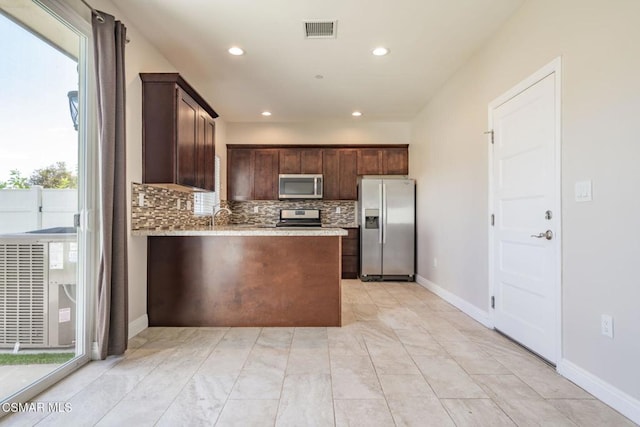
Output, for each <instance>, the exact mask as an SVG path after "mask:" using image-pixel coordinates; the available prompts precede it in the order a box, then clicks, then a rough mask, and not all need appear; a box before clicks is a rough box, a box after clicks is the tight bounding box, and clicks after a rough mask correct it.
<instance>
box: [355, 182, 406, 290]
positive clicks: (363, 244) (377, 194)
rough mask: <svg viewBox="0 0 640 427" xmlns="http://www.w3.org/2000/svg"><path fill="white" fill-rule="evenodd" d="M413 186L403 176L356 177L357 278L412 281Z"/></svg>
mask: <svg viewBox="0 0 640 427" xmlns="http://www.w3.org/2000/svg"><path fill="white" fill-rule="evenodd" d="M415 188H416V184H415V181H414V180H413V179H407V178H405V177H404V176H362V177H360V178H358V224H359V226H360V279H361V280H363V281H381V280H408V281H413V279H414V275H415V229H416V228H415V216H416V208H415V205H416V203H415V200H416V190H415Z"/></svg>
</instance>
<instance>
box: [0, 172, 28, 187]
mask: <svg viewBox="0 0 640 427" xmlns="http://www.w3.org/2000/svg"><path fill="white" fill-rule="evenodd" d="M3 188H13V189H16V188H17V189H22V188H29V182H28V180H27V178H25V177H24V176H22V174H21V173H20V171H19V170H18V169H11V170H10V171H9V180H8V181H0V189H3Z"/></svg>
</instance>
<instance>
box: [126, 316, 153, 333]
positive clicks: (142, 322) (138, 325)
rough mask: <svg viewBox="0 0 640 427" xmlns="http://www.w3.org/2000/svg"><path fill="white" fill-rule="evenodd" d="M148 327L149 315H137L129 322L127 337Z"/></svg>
mask: <svg viewBox="0 0 640 427" xmlns="http://www.w3.org/2000/svg"><path fill="white" fill-rule="evenodd" d="M148 327H149V317H148V316H147V315H146V314H143V315H142V316H140V317H138V318H137V319H135V320H133V321H131V322H129V339H131V338H133V337H135V336H136V335H138V334H139V333H140V332H142V331H144V330H145V329H147V328H148Z"/></svg>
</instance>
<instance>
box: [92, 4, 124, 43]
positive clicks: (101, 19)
mask: <svg viewBox="0 0 640 427" xmlns="http://www.w3.org/2000/svg"><path fill="white" fill-rule="evenodd" d="M80 1H81V2H82V3H83V4H84V5H85V6H87V7H88V8H89V9H91V13H92V14H94V15H95V16H96V20H97V21H98V22H100V23H101V24H102V23H104V18H103V17H102V15H100V12H98V11H97V10H96V9H94V8H93V7H92V6H91V5H90V4H89V3H87V2H86V1H85V0H80ZM129 41H130V40H129V37H127V38H126V39H125V43H129Z"/></svg>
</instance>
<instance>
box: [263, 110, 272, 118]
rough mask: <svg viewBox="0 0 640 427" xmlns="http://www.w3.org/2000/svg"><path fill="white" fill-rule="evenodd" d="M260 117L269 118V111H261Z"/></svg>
mask: <svg viewBox="0 0 640 427" xmlns="http://www.w3.org/2000/svg"><path fill="white" fill-rule="evenodd" d="M262 115H263V116H265V117H269V116H270V115H271V111H263V112H262Z"/></svg>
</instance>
